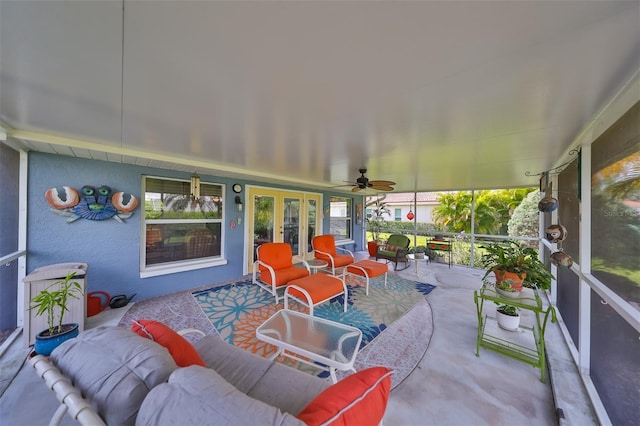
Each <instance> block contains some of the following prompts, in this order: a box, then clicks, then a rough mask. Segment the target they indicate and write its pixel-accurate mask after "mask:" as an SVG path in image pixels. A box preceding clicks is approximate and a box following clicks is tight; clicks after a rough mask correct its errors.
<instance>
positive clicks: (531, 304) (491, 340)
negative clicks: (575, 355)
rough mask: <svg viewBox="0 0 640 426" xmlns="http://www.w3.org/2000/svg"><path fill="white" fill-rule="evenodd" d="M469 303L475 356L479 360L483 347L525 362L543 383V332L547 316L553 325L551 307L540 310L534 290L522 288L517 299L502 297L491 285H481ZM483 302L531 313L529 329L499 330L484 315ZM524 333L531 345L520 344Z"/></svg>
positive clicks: (537, 294)
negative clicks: (473, 321) (475, 316)
mask: <svg viewBox="0 0 640 426" xmlns="http://www.w3.org/2000/svg"><path fill="white" fill-rule="evenodd" d="M473 299H474V302H475V304H476V310H477V313H478V338H477V341H476V356H480V347H483V348H486V349H491V350H493V351H496V352H498V353H501V354H503V355H506V356H508V357H511V358H514V359H517V360H519V361H522V362H525V363H527V364H530V365H532V366H533V367H536V368H539V369H540V381H541V382H542V383H545V382H546V366H547V364H546V359H545V346H544V331H545V328H546V326H547V320H548V319H549V315H551V322H554V323H555V322H556V311H555V309H554V308H553V306H549V307H548V308H547V309H544V308H543V306H542V300H541V299H540V294H539V292H538V289H530V288H524V289H523V290H522V292H521V293H520V296H519V297H505V296H502V295H501V294H499V293H498V292H496V290H495V287H494V285H493V284H491V283H485V284H484V285H483V286H482V288H481V289H480V290H476V291H475V292H474V294H473ZM485 300H488V301H491V302H495V303H497V304H499V305H503V304H506V305H511V306H515V307H516V308H519V309H522V310H527V311H531V312H533V314H534V317H535V322H534V324H533V326H532V327H526V326H522V325H521V326H520V328H519V330H518V331H521V333H518V332H514V331H504V330H501V329H500V328H499V327H498V325H497V322H496V319H495V318H493V317H491V316H489V315H486V314H484V312H483V308H484V302H485ZM524 333H527V336H528V337H529V341H530V342H531V344H527V342H524V340H526V339H524V338H523V337H524V336H521V335H522V334H524Z"/></svg>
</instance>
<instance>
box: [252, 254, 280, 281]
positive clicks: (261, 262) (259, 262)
mask: <svg viewBox="0 0 640 426" xmlns="http://www.w3.org/2000/svg"><path fill="white" fill-rule="evenodd" d="M258 265H262V266H264V267H265V268H267V269H268V270H269V273H270V274H271V283H272V284H273V285H275V282H276V271H274V269H273V267H272V266H271V265H267V264H266V263H264V262H263V261H262V260H256V261H255V262H253V277H254V279H255V276H256V272H257V271H258V269H259V268H258Z"/></svg>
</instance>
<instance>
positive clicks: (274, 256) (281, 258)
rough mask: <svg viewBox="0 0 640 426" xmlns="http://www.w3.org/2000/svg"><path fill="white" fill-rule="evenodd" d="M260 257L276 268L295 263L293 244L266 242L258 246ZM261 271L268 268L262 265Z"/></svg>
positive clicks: (287, 266)
mask: <svg viewBox="0 0 640 426" xmlns="http://www.w3.org/2000/svg"><path fill="white" fill-rule="evenodd" d="M258 259H259V260H261V261H263V262H264V263H266V264H267V265H269V266H271V267H272V268H273V269H275V270H279V269H285V268H289V267H291V266H292V265H293V260H292V259H293V253H292V252H291V246H290V245H289V244H286V243H264V244H262V245H261V246H260V247H259V248H258ZM260 271H267V268H265V267H264V266H260Z"/></svg>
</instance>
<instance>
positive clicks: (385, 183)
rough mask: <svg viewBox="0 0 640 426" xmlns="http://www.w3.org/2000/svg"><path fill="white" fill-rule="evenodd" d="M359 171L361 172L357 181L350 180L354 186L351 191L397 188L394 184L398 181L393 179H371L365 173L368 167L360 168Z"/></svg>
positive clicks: (390, 189) (391, 189)
mask: <svg viewBox="0 0 640 426" xmlns="http://www.w3.org/2000/svg"><path fill="white" fill-rule="evenodd" d="M358 171H359V172H360V177H359V178H358V179H356V181H355V182H353V183H352V182H350V185H351V186H353V187H354V188H353V189H352V190H351V192H358V191H360V190H361V189H368V188H371V189H373V190H375V191H393V190H394V189H395V188H393V186H392V185H395V184H396V183H395V182H393V181H390V180H369V178H368V177H366V176H365V173H367V169H359V170H358Z"/></svg>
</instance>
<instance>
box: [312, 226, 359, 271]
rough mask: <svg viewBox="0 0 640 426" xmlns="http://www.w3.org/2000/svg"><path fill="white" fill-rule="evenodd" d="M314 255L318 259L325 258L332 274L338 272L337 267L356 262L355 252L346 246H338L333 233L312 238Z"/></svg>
mask: <svg viewBox="0 0 640 426" xmlns="http://www.w3.org/2000/svg"><path fill="white" fill-rule="evenodd" d="M311 247H313V255H314V256H315V258H316V259H320V260H324V261H325V262H327V263H328V264H329V267H330V268H331V274H332V275H335V274H336V268H343V267H345V266H347V265H350V264H352V263H354V262H355V258H354V256H353V253H352V252H351V251H349V250H347V249H345V248H342V247H336V240H335V238H334V236H333V235H318V236H316V237H313V239H312V240H311Z"/></svg>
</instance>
